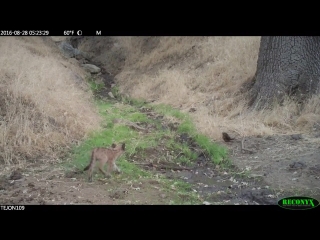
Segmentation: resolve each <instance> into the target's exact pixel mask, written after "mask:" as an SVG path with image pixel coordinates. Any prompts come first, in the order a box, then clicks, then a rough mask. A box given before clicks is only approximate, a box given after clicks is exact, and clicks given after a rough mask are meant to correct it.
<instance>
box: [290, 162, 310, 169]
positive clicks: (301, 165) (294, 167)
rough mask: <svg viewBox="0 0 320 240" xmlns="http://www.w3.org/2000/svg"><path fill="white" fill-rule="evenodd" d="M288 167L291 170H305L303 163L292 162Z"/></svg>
mask: <svg viewBox="0 0 320 240" xmlns="http://www.w3.org/2000/svg"><path fill="white" fill-rule="evenodd" d="M289 167H290V168H291V169H302V168H306V167H307V165H306V164H304V163H303V162H293V163H291V164H290V165H289Z"/></svg>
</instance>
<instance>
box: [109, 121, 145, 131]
mask: <svg viewBox="0 0 320 240" xmlns="http://www.w3.org/2000/svg"><path fill="white" fill-rule="evenodd" d="M113 123H124V124H125V125H127V126H129V127H133V128H135V129H138V130H142V131H145V130H147V129H145V128H143V127H140V126H138V125H137V124H135V123H134V122H131V121H128V120H125V119H119V118H116V119H114V120H113Z"/></svg>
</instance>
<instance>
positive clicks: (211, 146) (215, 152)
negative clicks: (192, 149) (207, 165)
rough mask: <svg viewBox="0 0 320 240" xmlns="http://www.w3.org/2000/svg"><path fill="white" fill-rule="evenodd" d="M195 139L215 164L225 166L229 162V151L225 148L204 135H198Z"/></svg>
mask: <svg viewBox="0 0 320 240" xmlns="http://www.w3.org/2000/svg"><path fill="white" fill-rule="evenodd" d="M194 139H195V141H196V142H197V143H198V144H199V146H200V147H201V148H203V149H205V150H206V151H207V153H208V154H209V156H210V158H211V160H212V161H213V162H214V163H215V164H223V163H227V162H228V161H229V160H228V158H227V149H226V148H225V147H222V146H219V145H217V144H215V143H212V142H211V141H210V139H209V138H208V137H206V136H204V135H202V134H196V135H195V136H194Z"/></svg>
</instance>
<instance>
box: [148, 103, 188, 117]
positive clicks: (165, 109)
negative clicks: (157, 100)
mask: <svg viewBox="0 0 320 240" xmlns="http://www.w3.org/2000/svg"><path fill="white" fill-rule="evenodd" d="M150 107H151V106H150ZM152 108H153V109H154V110H155V111H157V112H158V113H160V114H163V115H167V116H172V117H175V118H177V119H180V120H184V119H185V118H187V115H186V114H184V113H182V112H180V111H179V110H176V109H174V108H172V107H171V106H168V105H165V104H158V105H152Z"/></svg>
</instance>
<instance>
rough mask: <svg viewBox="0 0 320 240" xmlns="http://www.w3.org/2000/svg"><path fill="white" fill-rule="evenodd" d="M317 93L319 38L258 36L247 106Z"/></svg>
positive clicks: (319, 67) (261, 105)
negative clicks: (255, 62) (257, 47)
mask: <svg viewBox="0 0 320 240" xmlns="http://www.w3.org/2000/svg"><path fill="white" fill-rule="evenodd" d="M319 93H320V37H296V36H294V37H281V36H276V37H261V42H260V50H259V56H258V62H257V71H256V74H255V77H254V84H253V87H252V89H251V101H250V105H251V107H253V108H257V109H261V108H264V107H270V106H271V104H272V103H273V101H274V100H277V101H278V102H282V101H283V99H284V97H285V96H290V97H292V98H294V99H295V100H297V101H299V102H303V101H304V100H305V99H306V98H307V97H310V96H311V95H312V94H319Z"/></svg>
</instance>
